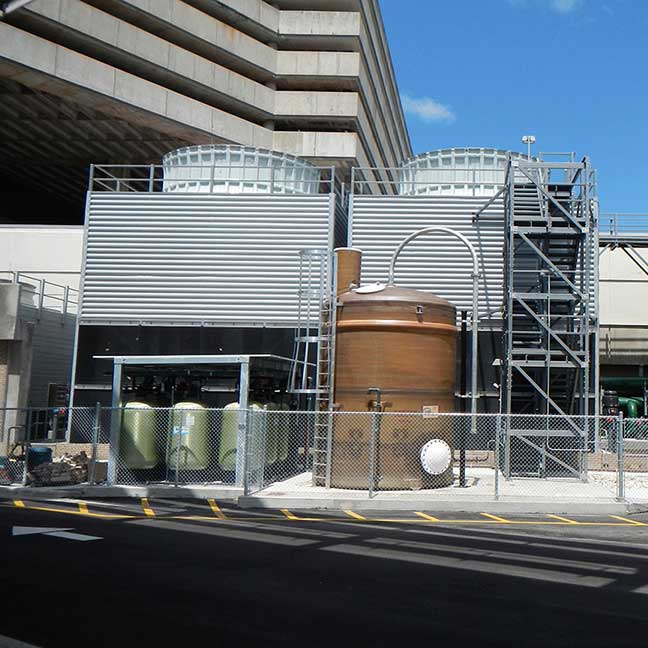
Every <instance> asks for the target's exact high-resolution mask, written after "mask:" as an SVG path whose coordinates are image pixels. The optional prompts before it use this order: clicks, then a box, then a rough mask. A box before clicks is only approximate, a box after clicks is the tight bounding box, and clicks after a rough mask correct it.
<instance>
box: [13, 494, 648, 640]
mask: <svg viewBox="0 0 648 648" xmlns="http://www.w3.org/2000/svg"><path fill="white" fill-rule="evenodd" d="M21 504H22V506H21ZM38 508H41V509H48V508H53V509H60V510H61V511H63V512H54V511H48V510H36V509H38ZM421 513H423V514H424V515H428V516H431V517H433V518H434V519H426V518H425V517H424V515H421ZM92 515H106V516H113V515H114V516H122V515H123V516H127V517H93V516H92ZM267 515H268V514H267V512H266V513H260V512H242V511H236V510H228V509H226V508H224V507H221V508H218V506H217V505H216V504H215V503H214V506H210V505H209V504H208V503H207V502H193V503H186V502H184V503H183V502H171V501H163V502H160V501H152V502H144V503H143V505H142V504H141V503H140V502H139V501H137V500H135V501H132V500H131V501H128V502H104V503H92V502H91V503H88V504H81V506H79V504H78V503H75V502H47V503H43V502H41V503H38V502H21V503H19V504H18V506H16V505H15V504H14V503H12V502H11V501H8V502H4V503H3V506H0V551H1V552H2V553H1V555H2V556H3V560H2V573H1V578H0V583H1V584H2V589H3V591H2V598H1V601H2V604H1V607H0V635H5V636H8V637H12V638H14V639H17V640H21V641H24V642H29V643H31V644H35V645H37V646H41V647H44V648H49V647H50V646H51V647H55V646H65V647H67V648H69V647H71V646H74V647H76V646H88V647H92V648H96V647H99V646H120V647H121V646H140V647H143V646H156V647H166V646H178V647H179V648H187V647H189V646H203V645H209V646H210V647H218V646H258V647H265V646H297V645H299V646H304V647H305V648H310V647H311V646H328V647H331V648H339V647H340V646H390V645H396V646H399V647H400V646H403V647H405V646H423V645H434V644H435V643H436V642H440V641H443V642H452V645H455V646H456V645H460V646H464V645H467V646H473V645H474V646H477V645H479V646H543V647H545V646H570V647H572V646H588V647H591V646H606V647H615V648H616V647H618V646H645V645H646V643H647V642H648V639H647V637H648V524H647V525H646V526H640V525H638V524H636V522H644V523H648V518H647V517H646V516H643V517H642V516H639V517H633V518H631V519H630V518H628V519H627V520H626V521H624V520H622V519H612V518H610V517H608V518H597V519H594V518H578V519H562V518H550V517H547V516H534V517H526V518H517V519H516V520H515V521H514V522H509V521H498V519H497V516H495V517H492V518H491V517H489V516H488V515H482V516H464V518H465V521H463V522H462V521H460V520H459V521H458V518H460V516H459V515H458V514H456V513H454V514H448V515H446V516H444V515H442V514H440V513H439V512H438V511H437V512H419V513H416V514H414V513H411V514H408V513H403V512H399V513H398V514H394V516H386V515H385V514H384V513H381V514H380V518H381V519H383V518H386V517H388V518H389V519H391V520H395V521H389V522H387V521H373V518H372V516H369V515H368V514H365V513H363V516H365V517H367V518H371V519H367V520H362V519H359V518H357V517H354V516H353V513H352V512H350V513H346V514H344V513H342V514H340V513H338V514H333V515H331V516H330V517H331V518H333V519H324V520H320V521H314V520H301V519H293V518H300V517H308V516H312V514H307V513H304V514H299V512H288V511H286V512H284V513H280V512H277V513H274V514H271V515H270V516H269V517H267ZM223 517H227V518H229V519H222V518H223ZM318 517H320V516H318ZM321 517H327V516H321ZM378 517H379V516H376V518H378ZM435 519H437V520H438V519H443V520H445V521H442V522H438V521H435ZM633 522H635V523H633ZM26 527H31V530H32V531H33V528H34V527H44V528H47V529H49V532H47V533H30V529H28V528H26ZM79 536H92V537H94V538H96V539H89V538H83V537H79ZM2 645H4V644H3V643H2V640H1V639H0V646H2Z"/></svg>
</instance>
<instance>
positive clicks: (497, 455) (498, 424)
mask: <svg viewBox="0 0 648 648" xmlns="http://www.w3.org/2000/svg"><path fill="white" fill-rule="evenodd" d="M501 418H502V415H501V414H497V415H496V418H495V493H494V498H495V499H496V500H498V499H499V470H500V435H501V430H502V422H501Z"/></svg>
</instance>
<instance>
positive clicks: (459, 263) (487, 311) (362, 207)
mask: <svg viewBox="0 0 648 648" xmlns="http://www.w3.org/2000/svg"><path fill="white" fill-rule="evenodd" d="M487 200H488V198H473V197H461V196H438V197H411V198H410V197H405V196H361V195H360V196H359V195H354V196H353V197H352V199H351V210H352V211H351V217H350V237H349V238H350V241H349V244H350V245H352V246H353V247H357V248H360V249H361V250H362V252H363V256H362V283H363V284H367V283H373V282H375V281H381V282H386V281H387V274H388V271H389V262H390V260H391V256H392V254H393V252H394V250H395V249H396V246H397V245H398V244H399V243H400V242H401V241H402V240H403V239H404V238H405V237H406V236H408V235H409V234H412V233H413V232H415V231H416V230H419V229H423V228H424V227H432V226H435V225H441V226H445V227H450V228H452V229H454V230H457V231H458V232H461V233H462V234H464V235H465V236H466V237H467V238H468V239H469V240H470V242H471V243H472V244H473V245H474V246H475V250H476V252H477V254H478V256H479V262H480V266H481V273H482V279H481V284H480V296H479V304H480V306H479V313H480V318H489V319H495V320H501V308H502V291H503V283H504V273H503V270H504V260H503V256H502V255H503V242H504V208H503V204H502V201H501V200H497V201H496V202H494V203H493V205H491V206H490V207H489V208H488V209H487V210H485V211H484V212H483V213H482V214H481V216H480V218H479V220H478V222H477V223H473V214H474V213H475V212H476V211H477V210H479V209H480V208H481V207H483V205H484V204H485V202H486V201H487ZM471 271H472V260H471V257H470V254H469V252H468V250H467V249H466V248H465V247H464V246H463V244H462V243H461V242H460V241H458V240H457V239H454V238H453V237H451V236H449V235H447V234H429V235H428V236H424V237H421V238H419V239H417V240H415V241H414V242H413V243H412V244H410V245H409V246H408V247H406V248H405V250H404V251H403V253H402V254H401V256H400V257H399V259H398V262H397V265H396V283H397V284H398V285H400V286H405V287H408V288H416V289H419V290H429V291H432V292H434V293H436V294H438V295H439V296H441V297H444V298H445V299H447V300H449V301H450V302H452V303H453V304H455V306H456V307H457V309H459V310H461V309H466V310H470V309H471V303H472V293H471V290H472V286H471Z"/></svg>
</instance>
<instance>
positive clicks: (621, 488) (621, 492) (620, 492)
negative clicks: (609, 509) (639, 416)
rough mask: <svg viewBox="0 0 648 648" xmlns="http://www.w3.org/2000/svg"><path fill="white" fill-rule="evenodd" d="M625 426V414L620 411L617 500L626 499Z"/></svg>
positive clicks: (617, 424)
mask: <svg viewBox="0 0 648 648" xmlns="http://www.w3.org/2000/svg"><path fill="white" fill-rule="evenodd" d="M624 431H625V425H624V423H623V412H622V411H621V410H619V415H618V416H617V420H616V453H617V499H618V500H619V501H623V500H624V499H625V473H624V471H625V465H624V464H625V462H624V460H623V450H624V448H623V435H624Z"/></svg>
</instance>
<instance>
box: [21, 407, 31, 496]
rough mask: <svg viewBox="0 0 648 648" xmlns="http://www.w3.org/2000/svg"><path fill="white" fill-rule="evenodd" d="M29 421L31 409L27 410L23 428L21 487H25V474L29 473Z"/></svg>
mask: <svg viewBox="0 0 648 648" xmlns="http://www.w3.org/2000/svg"><path fill="white" fill-rule="evenodd" d="M31 419H32V411H31V409H28V410H27V425H26V426H25V463H24V465H23V477H22V485H23V486H27V473H28V472H29V468H28V464H29V445H30V443H29V438H30V436H31Z"/></svg>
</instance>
